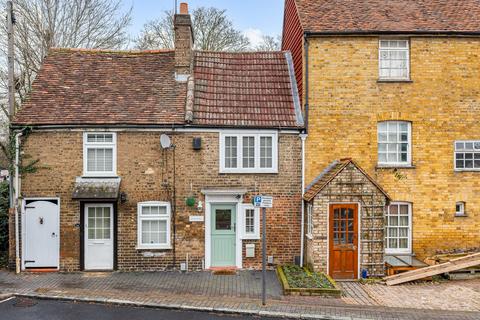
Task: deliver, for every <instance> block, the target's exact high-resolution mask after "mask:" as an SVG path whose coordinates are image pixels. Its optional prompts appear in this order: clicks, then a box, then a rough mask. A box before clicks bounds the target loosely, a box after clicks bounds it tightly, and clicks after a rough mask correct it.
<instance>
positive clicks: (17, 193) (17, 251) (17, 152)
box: [13, 132, 22, 273]
mask: <svg viewBox="0 0 480 320" xmlns="http://www.w3.org/2000/svg"><path fill="white" fill-rule="evenodd" d="M21 136H22V132H19V133H17V134H16V135H15V187H14V188H15V190H14V192H15V194H14V199H13V202H14V203H13V209H14V210H15V211H14V212H15V272H16V273H20V245H19V242H20V235H19V227H18V226H19V217H18V205H19V204H18V198H19V196H20V177H19V171H20V170H19V165H20V137H21Z"/></svg>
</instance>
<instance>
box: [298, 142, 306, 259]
mask: <svg viewBox="0 0 480 320" xmlns="http://www.w3.org/2000/svg"><path fill="white" fill-rule="evenodd" d="M307 136H308V135H307V134H306V133H302V134H300V139H302V222H301V224H300V266H301V267H303V251H304V248H303V247H304V238H305V201H304V200H303V195H304V194H305V140H306V139H307Z"/></svg>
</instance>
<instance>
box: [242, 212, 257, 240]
mask: <svg viewBox="0 0 480 320" xmlns="http://www.w3.org/2000/svg"><path fill="white" fill-rule="evenodd" d="M247 210H253V211H254V219H253V229H254V232H253V233H252V232H249V233H247V230H246V228H247V223H246V220H247ZM241 212H242V239H244V240H259V239H260V209H259V208H256V207H254V206H253V205H251V204H242V206H241Z"/></svg>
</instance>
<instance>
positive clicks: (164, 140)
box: [160, 134, 172, 149]
mask: <svg viewBox="0 0 480 320" xmlns="http://www.w3.org/2000/svg"><path fill="white" fill-rule="evenodd" d="M160 145H161V146H162V149H168V148H170V147H171V146H172V142H171V141H170V137H169V136H167V135H166V134H162V135H161V136H160Z"/></svg>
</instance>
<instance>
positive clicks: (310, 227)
mask: <svg viewBox="0 0 480 320" xmlns="http://www.w3.org/2000/svg"><path fill="white" fill-rule="evenodd" d="M305 235H306V236H307V238H309V239H313V204H312V203H307V232H306V233H305Z"/></svg>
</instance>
